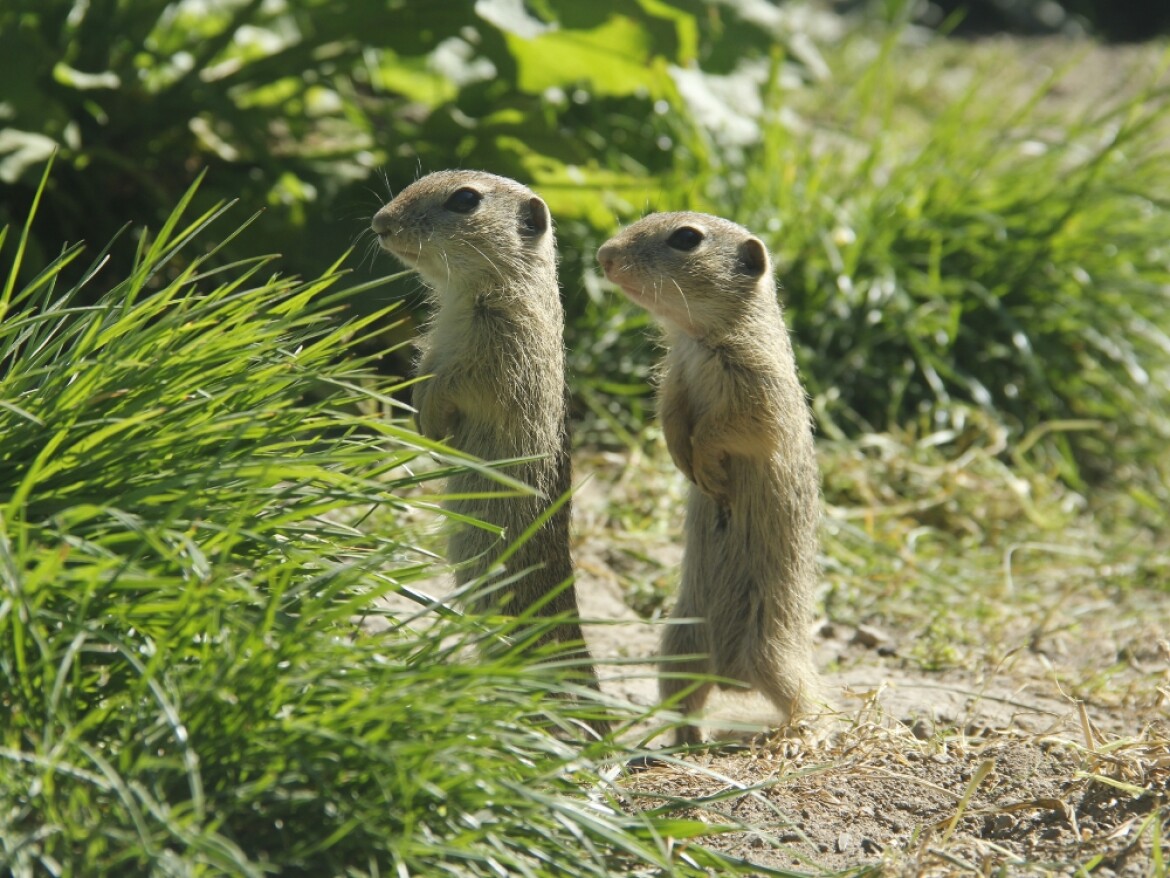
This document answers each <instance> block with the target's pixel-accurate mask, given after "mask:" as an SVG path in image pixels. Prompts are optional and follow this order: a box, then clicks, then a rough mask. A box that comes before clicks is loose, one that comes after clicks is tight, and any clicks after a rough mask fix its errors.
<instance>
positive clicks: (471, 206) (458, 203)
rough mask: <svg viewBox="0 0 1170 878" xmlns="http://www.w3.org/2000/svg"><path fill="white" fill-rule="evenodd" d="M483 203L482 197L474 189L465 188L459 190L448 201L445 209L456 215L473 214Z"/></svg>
mask: <svg viewBox="0 0 1170 878" xmlns="http://www.w3.org/2000/svg"><path fill="white" fill-rule="evenodd" d="M481 201H483V196H482V195H480V194H479V193H478V192H476V191H475V190H474V189H469V188H467V187H466V186H464V187H463V188H462V189H457V190H456V191H455V194H454V195H452V196H451V197H450V198H448V199H447V203H446V204H444V205H443V207H444V208H446V209H447V210H450V211H454V212H455V213H471V212H472V211H473V210H475V208H476V207H477V206H478V205H479V203H480V202H481Z"/></svg>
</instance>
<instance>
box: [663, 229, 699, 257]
mask: <svg viewBox="0 0 1170 878" xmlns="http://www.w3.org/2000/svg"><path fill="white" fill-rule="evenodd" d="M702 242H703V233H702V232H700V231H699V230H698V229H693V228H691V227H690V226H683V227H682V228H681V229H676V230H675V231H674V233H673V234H672V235H671V236H670V237H669V238H667V239H666V246H667V247H670V248H671V249H672V250H682V251H683V252H686V251H688V250H694V249H695V248H696V247H698V246H699V244H701V243H702Z"/></svg>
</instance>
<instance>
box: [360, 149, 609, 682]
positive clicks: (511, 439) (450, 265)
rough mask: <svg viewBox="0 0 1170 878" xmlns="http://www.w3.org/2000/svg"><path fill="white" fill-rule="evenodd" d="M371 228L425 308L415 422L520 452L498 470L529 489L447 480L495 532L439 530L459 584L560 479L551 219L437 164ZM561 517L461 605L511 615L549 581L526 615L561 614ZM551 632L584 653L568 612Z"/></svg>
mask: <svg viewBox="0 0 1170 878" xmlns="http://www.w3.org/2000/svg"><path fill="white" fill-rule="evenodd" d="M372 228H373V230H374V232H375V233H376V234H377V235H378V239H379V241H380V242H381V244H382V247H383V248H384V249H386V250H388V251H389V252H390V253H392V254H394V255H395V256H396V257H398V259H400V260H401V261H402V262H403V263H405V264H406V265H407V266H408V267H410V268H413V269H415V270H416V271H418V273H419V275H421V277H422V279H423V281H424V282H425V283H426V285H427V286H428V287H429V288H430V290H431V292H432V296H433V301H434V304H435V306H436V307H435V313H434V317H433V320H432V322H431V324H430V326H429V328H428V331H427V332H426V333H425V335H424V337H423V338H422V339H421V340H420V343H419V347H420V349H421V351H422V356H421V359H420V362H419V374H420V375H424V376H430V377H428V378H425V379H424V380H422V381H420V382H419V383H418V384H416V385H415V389H414V405H415V409H416V410H417V412H418V426H419V430H420V431H421V432H422V433H423V434H424V435H426V436H428V437H430V438H432V439H446V440H448V442H449V443H450V445H451V447H453V448H457V449H459V450H460V451H463V452H466V453H467V454H470V455H473V456H475V457H478V458H481V459H483V460H486V461H497V460H508V459H512V458H531V460H528V461H526V462H524V463H521V464H518V465H515V466H509V467H508V468H507V470H506V472H507V473H508V474H509V475H512V476H515V477H516V478H517V479H519V480H521V481H523V482H525V483H527V484H528V485H531V486H532V487H533V488H535V489H536V490H537V491H538V492H539V494H538V495H537V496H522V497H499V496H496V497H488V496H483V495H485V494H491V493H497V494H498V493H499V492H500V490H501V486H499V485H497V484H495V483H494V482H492V481H491V480H489V479H487V478H486V477H484V476H482V475H478V474H476V473H472V472H463V473H460V474H458V475H455V476H453V477H452V478H451V479H450V481H449V483H448V492H449V493H450V494H452V495H454V496H455V497H457V498H458V499H454V500H451V501H450V502H449V503H448V507H449V508H450V509H452V510H453V511H455V512H457V513H459V514H460V515H466V516H470V517H472V518H476V519H479V520H481V521H485V522H488V523H489V524H493V525H497V526H499V527H501V528H503V530H504V536H503V538H502V539H501V538H500V537H499V536H497V535H496V534H493V533H492V532H490V531H487V530H484V529H483V528H479V527H472V526H469V525H457V526H455V527H454V528H453V530H452V533H451V536H450V541H449V545H448V551H449V554H450V560H451V561H452V562H454V563H455V564H456V565H457V567H456V580H457V581H458V582H459V583H460V584H461V585H462V584H464V583H467V582H470V581H471V580H473V579H475V578H477V577H479V576H481V575H483V574H484V573H485V572H486V571H487V570H488V568H489V567H490V566H491V565H492V563H493V562H494V561H495V560H496V558H497V557H498V556H499V555H500V553H501V551H502V550H503V549H504V548H505V547H506V546H507V545H508V543H509V542H510V541H512V540H515V539H516V538H517V537H519V536H520V535H521V534H523V533H524V532H525V531H526V530H527V529H528V528H529V526H531V525H532V524H533V523H534V522H535V521H536V520H537V519H538V518H540V517H541V516H542V515H544V514H546V513H547V512H548V510H549V508H550V507H551V506H552V505H553V504H554V503H555V502H556V501H557V500H559V499H560V498H561V497H562V496H563V495H565V493H566V492H567V491H568V490H569V488H570V487H571V482H572V458H571V456H570V440H569V429H568V423H567V420H566V418H567V405H566V393H567V392H566V386H565V365H564V364H565V352H564V341H563V334H564V317H563V312H562V308H561V299H560V293H559V291H558V287H557V268H556V244H555V241H554V236H553V229H552V219H551V217H550V216H549V211H548V207H547V206H546V205H545V203H544V202H543V201H542V200H541V199H540V198H538V197H537V196H536V195H535V194H534V193H533V192H532V191H531V190H529V189H527V188H525V187H524V186H521V185H520V184H519V183H517V182H515V181H514V180H509V179H507V178H505V177H497V176H495V175H494V174H485V173H479V172H475V171H440V172H437V173H434V174H429V175H427V176H425V177H423V178H421V179H420V180H417V181H416V182H415V183H413V184H411V185H410V186H408V187H406V188H405V189H403V190H402V192H400V193H399V194H398V196H397V197H396V198H394V199H393V200H392V201H390V203H389V204H387V205H386V206H385V207H383V208H382V209H381V210H379V211H378V213H377V214H376V215H375V216H374V219H373V222H372ZM477 495H479V496H477ZM569 518H570V506H569V503H568V502H565V503H564V504H563V505H561V507H560V508H559V509H557V511H556V512H555V513H553V514H552V516H551V518H549V520H548V521H547V522H546V523H545V524H544V525H543V526H542V527H541V528H540V530H539V531H537V532H536V534H535V535H533V536H532V537H531V538H530V539H529V540H528V541H527V542H526V543H525V544H524V545H523V546H522V547H521V548H520V549H519V550H518V551H517V552H516V553H515V554H513V555H512V556H511V558H509V559H508V561H507V563H506V565H505V566H506V574H505V575H506V576H508V577H516V576H519V578H518V579H516V580H515V581H514V582H512V583H509V584H508V585H507V586H506V587H505V589H504V590H503V591H502V592H501V591H500V590H498V589H497V590H495V591H491V592H489V594H488V595H487V596H486V597H480V598H476V597H473V598H472V600H471V603H472V604H473V605H474V606H476V607H478V608H480V609H488V608H490V607H492V606H494V605H496V603H497V602H499V601H500V600H501V599H506V601H507V603H506V604H505V609H506V610H507V611H508V612H510V613H520V612H522V611H524V610H525V609H527V608H529V607H531V606H532V605H533V604H536V603H538V602H540V601H542V600H546V599H547V598H548V595H549V593H550V592H553V591H555V590H557V589H558V588H560V589H561V590H560V591H559V592H558V593H557V594H556V595H555V596H554V597H553V598H552V599H551V600H548V601H547V603H546V604H544V606H543V607H542V608H541V609H539V610H538V613H539V614H540V615H544V616H551V615H557V614H560V613H565V614H569V615H570V616H572V617H575V616H576V615H577V597H576V592H575V590H574V587H573V585H572V584H571V582H570V580H571V578H572V576H573V564H572V559H571V558H570V555H569ZM526 570H527V571H529V572H527V573H523V575H522V576H520V574H521V573H522V572H523V571H526ZM566 582H570V584H569V585H568V587H565V588H562V586H563V585H564V583H566ZM552 636H553V637H555V638H556V639H557V640H558V641H561V642H564V643H569V642H572V643H575V644H577V645H578V646H579V647H580V649H581V650H582V652H581V654H582V655H583V656H584V657H586V658H587V656H588V653H587V651H584V646H583V644H584V639H583V637H582V634H581V627H580V625H579V624H578V623H577V622H576V621H575V620H570V621H567V622H565V623H564V624H561V625H558V626H557V628H556V629H555V631H554V633H553V635H552ZM588 673H589V674H590V675H591V676H592V668H590V669H589V672H588ZM593 682H594V684H595V682H596V681H595V679H594V680H593Z"/></svg>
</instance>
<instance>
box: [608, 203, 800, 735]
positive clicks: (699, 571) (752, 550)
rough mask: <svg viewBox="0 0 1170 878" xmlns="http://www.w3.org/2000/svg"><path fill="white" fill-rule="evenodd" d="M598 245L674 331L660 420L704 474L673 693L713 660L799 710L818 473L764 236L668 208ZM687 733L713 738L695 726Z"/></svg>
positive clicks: (704, 689)
mask: <svg viewBox="0 0 1170 878" xmlns="http://www.w3.org/2000/svg"><path fill="white" fill-rule="evenodd" d="M597 258H598V260H599V261H600V262H601V265H602V267H603V268H604V270H605V274H606V276H607V277H608V278H609V279H610V280H611V281H613V283H615V284H617V285H618V286H619V287H621V289H622V291H623V292H624V293H625V294H626V296H627V297H629V298H630V299H631V300H632V301H633V302H635V303H636V304H638V305H641V306H642V307H644V308H646V309H647V310H648V311H650V312H651V313H652V314H653V315H654V316H655V317H657V318H658V319H659V320H660V321H661V323H662V324H663V325H664V327H665V329H666V332H667V336H668V340H669V344H670V348H669V351H668V353H667V355H666V358H665V361H664V364H663V367H664V374H663V376H662V380H661V386H660V388H659V406H660V418H661V421H662V428H663V432H664V433H665V436H666V444H667V447H668V448H669V449H670V454H671V457H673V458H674V462H675V464H676V465H677V466H678V468H679V469H680V470H682V472H683V473H684V474H685V475H686V477H687V478H688V479H690V480H691V482H692V483H693V484H692V487H691V490H690V498H689V500H688V503H687V516H686V550H685V554H684V557H683V565H682V584H681V586H680V590H679V596H678V602H677V604H676V605H675V608H674V613H673V616H672V622H671V624H669V625H668V626H667V627H666V629H665V633H664V635H663V640H662V656H663V661H662V667H661V670H662V676H661V677H660V683H659V690H660V693H661V695H662V698H663V699H664V700H666V699H670V698H674V697H676V696H677V695H678V694H679V693H680V692H681V691H683V690H684V689H686V688H687V687H688V686H692V685H694V682H693V679H687V677H688V676H689V675H696V674H698V675H703V674H707V675H715V676H719V677H724V678H727V679H729V680H734V681H737V682H740V683H744V684H747V685H748V686H750V687H751V688H754V689H757V690H759V691H761V692H762V693H763V694H764V695H766V696H767V697H768V698H769V699H770V700H771V701H772V702H773V704H775V706H776V707H777V708H779V709H780V710H781V711H783V712H784V713H785V714H786V715H787V716H788V717H789V718H790V719H791V718H793V717H795V716H797V715H798V714H801V713H805V712H807V711H809V710H810V709H812V708H813V707H814V706H815V705H816V703H817V701H818V699H819V697H820V687H819V684H818V678H817V674H816V671H815V669H814V667H813V661H812V644H811V632H810V625H811V621H812V618H811V617H812V602H813V592H814V589H815V585H816V577H817V561H816V552H817V528H818V523H819V520H820V477H819V473H818V469H817V462H816V452H815V449H814V447H813V439H812V417H811V413H810V411H809V407H808V403H807V401H806V399H805V394H804V391H803V389H802V388H801V385H800V382H799V380H798V378H797V375H796V364H795V361H794V359H793V356H792V345H791V343H790V342H789V339H788V332H787V329H786V328H785V326H784V320H783V317H782V315H781V311H780V305H779V303H778V301H777V298H776V285H775V280H774V279H773V276H772V268H771V264H770V262H769V259H768V252H767V249H766V248H765V247H764V245H763V243H762V242H761V241H760V240H759V238H756V237H754V236H753V235H752V234H751V233H750V232H748V231H747V230H746V229H744V228H743V227H741V226H738V225H736V224H735V223H732V222H728V221H727V220H723V219H719V218H718V217H713V216H707V215H706V214H700V213H662V214H652V215H650V216H648V217H646V218H645V219H643V220H641V221H639V222H637V223H634V224H633V225H632V226H630V227H629V228H627V229H625V230H624V231H622V232H621V233H619V234H617V235H615V236H614V237H613V238H611V239H610V240H609V241H608V242H606V244H605V245H604V246H602V248H601V249H600V250H599V251H598V254H597ZM685 619H691V620H696V619H697V620H702V621H698V622H695V621H692V622H690V623H688V622H684V621H682V620H685ZM696 654H697V655H700V656H701V657H700V658H697V659H690V660H682V661H679V660H677V659H676V658H675V657H678V656H694V655H696ZM710 688H711V684H709V683H701V684H700V685H699V687H698V688H697V689H695V690H694V691H693V692H691V693H689V694H688V695H686V696H685V697H684V698H683V699H682V701H681V703H680V707H681V708H682V709H683V710H684V711H685V712H686V713H687V714H694V713H696V712H698V711H699V710H700V709H701V708H702V706H703V704H704V703H705V701H706V699H707V695H708V694H709V692H710ZM676 735H677V739H678V742H679V743H680V744H681V743H698V742H699V741H700V740H701V736H700V734H699V732H698V729H696V728H695V727H694V726H686V727H683V728H681V729H679V730H678V732H677V733H676Z"/></svg>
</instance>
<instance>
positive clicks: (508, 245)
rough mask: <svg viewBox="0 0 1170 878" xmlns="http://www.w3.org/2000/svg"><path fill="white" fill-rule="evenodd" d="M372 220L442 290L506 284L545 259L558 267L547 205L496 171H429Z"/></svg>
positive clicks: (388, 245) (389, 244) (394, 249)
mask: <svg viewBox="0 0 1170 878" xmlns="http://www.w3.org/2000/svg"><path fill="white" fill-rule="evenodd" d="M370 227H371V228H372V229H373V230H374V233H375V234H376V235H377V236H378V240H379V242H380V243H381V245H382V248H383V249H385V250H387V251H389V252H390V253H393V254H394V255H395V256H396V257H398V259H399V260H401V261H402V262H403V263H405V264H406V265H407V266H408V267H409V268H413V269H415V270H416V271H418V273H419V274H420V275H422V278H423V280H424V281H426V283H427V284H428V285H429V286H430V287H432V288H433V289H435V290H436V291H439V292H440V293H441V292H442V291H444V290H452V291H460V290H471V291H475V292H479V291H482V290H485V289H489V288H492V287H496V286H500V285H507V284H510V283H514V282H515V281H516V280H517V279H521V280H522V279H524V278H526V277H529V276H531V275H532V273H533V271H534V269H536V268H538V267H543V268H549V267H551V268H552V269H553V270H554V271H555V265H556V256H555V244H554V241H553V231H552V218H551V216H550V215H549V210H548V206H547V205H546V204H545V203H544V202H543V201H542V200H541V199H540V198H539V197H538V196H537V195H536V194H535V193H534V192H532V191H531V190H530V189H528V188H526V187H524V186H522V185H520V184H519V183H517V182H516V181H514V180H509V179H508V178H507V177H498V176H496V175H495V174H485V173H482V172H480V171H438V172H436V173H433V174H428V175H427V176H425V177H422V178H421V179H419V180H416V181H415V182H414V183H412V184H411V185H409V186H407V187H406V188H405V189H403V190H402V191H401V192H399V193H398V195H397V196H396V197H395V198H394V199H393V200H391V201H390V203H389V204H387V205H386V206H385V207H383V208H382V209H381V210H379V211H378V212H377V213H376V214H375V215H374V219H373V221H372V222H371V224H370Z"/></svg>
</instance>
